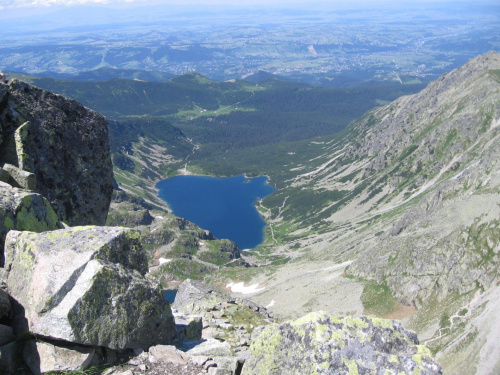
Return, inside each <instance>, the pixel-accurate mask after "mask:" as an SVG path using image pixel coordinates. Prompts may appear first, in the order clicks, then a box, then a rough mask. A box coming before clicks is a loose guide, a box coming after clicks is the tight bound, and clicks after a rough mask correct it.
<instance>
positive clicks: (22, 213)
mask: <svg viewBox="0 0 500 375" xmlns="http://www.w3.org/2000/svg"><path fill="white" fill-rule="evenodd" d="M59 227H60V224H59V221H58V219H57V215H56V213H55V212H54V210H53V209H52V207H51V206H50V203H49V202H48V201H47V200H46V199H45V198H44V197H42V196H41V195H40V194H36V193H32V192H29V191H25V190H21V189H17V188H13V187H12V186H11V185H8V184H6V183H3V182H0V266H3V264H4V251H3V248H4V243H5V236H6V235H7V232H8V231H9V230H11V229H17V230H29V231H33V232H43V231H48V230H54V229H58V228H59Z"/></svg>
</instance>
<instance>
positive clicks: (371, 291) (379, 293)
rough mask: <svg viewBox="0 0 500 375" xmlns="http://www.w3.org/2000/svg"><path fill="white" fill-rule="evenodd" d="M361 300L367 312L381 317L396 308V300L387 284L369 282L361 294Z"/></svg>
mask: <svg viewBox="0 0 500 375" xmlns="http://www.w3.org/2000/svg"><path fill="white" fill-rule="evenodd" d="M361 302H362V303H363V307H364V308H365V310H366V312H368V313H369V314H373V315H376V316H380V317H384V316H387V315H389V314H390V313H392V312H393V311H394V309H395V308H396V300H395V299H394V297H393V296H392V292H391V290H390V289H389V287H388V286H387V285H386V284H376V283H374V282H367V283H366V284H365V287H364V289H363V293H362V294H361Z"/></svg>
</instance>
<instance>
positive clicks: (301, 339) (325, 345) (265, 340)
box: [242, 312, 442, 375]
mask: <svg viewBox="0 0 500 375" xmlns="http://www.w3.org/2000/svg"><path fill="white" fill-rule="evenodd" d="M250 350H251V356H250V358H249V360H247V362H246V363H245V365H244V367H243V372H242V374H244V375H251V374H256V375H257V374H358V373H359V374H386V373H391V374H415V373H417V374H421V375H424V374H427V375H431V374H441V373H442V370H441V367H440V366H439V365H438V364H437V363H435V362H434V361H433V360H432V359H431V356H430V352H429V350H428V349H427V348H426V347H425V346H421V345H418V339H417V336H416V334H415V333H413V332H411V331H408V330H406V329H405V328H403V326H402V325H401V324H400V323H399V322H396V321H391V320H385V319H370V318H365V317H363V318H353V317H343V318H338V317H334V316H332V315H329V314H327V313H325V312H318V313H311V314H308V315H306V316H305V317H303V318H301V319H298V320H296V321H294V322H285V323H283V324H273V325H269V326H267V327H263V328H260V329H258V330H256V331H255V332H254V335H253V337H252V344H251V347H250Z"/></svg>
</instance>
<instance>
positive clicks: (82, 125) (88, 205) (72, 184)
mask: <svg viewBox="0 0 500 375" xmlns="http://www.w3.org/2000/svg"><path fill="white" fill-rule="evenodd" d="M0 134H1V136H0V166H3V165H4V164H11V165H13V166H15V167H18V168H19V169H20V170H22V171H25V172H29V173H32V174H34V176H35V179H36V191H37V192H38V193H40V194H41V195H42V196H44V197H46V198H47V199H48V200H49V201H50V203H51V205H52V207H53V208H54V210H55V211H56V212H57V214H58V216H59V219H60V220H61V221H64V222H66V223H67V224H69V225H86V224H98V225H103V224H104V223H105V221H106V215H107V212H108V208H109V203H110V200H111V194H112V191H113V173H112V164H111V156H110V151H109V142H108V129H107V122H106V120H105V118H104V117H103V116H101V115H99V114H98V113H96V112H94V111H92V110H90V109H88V108H85V107H84V106H82V105H81V104H79V103H78V102H76V101H74V100H68V99H65V98H64V97H62V96H60V95H55V94H52V93H50V92H47V91H44V90H41V89H39V88H36V87H34V86H31V85H29V84H27V83H24V82H20V81H18V80H15V79H14V80H11V81H9V82H7V83H5V82H0Z"/></svg>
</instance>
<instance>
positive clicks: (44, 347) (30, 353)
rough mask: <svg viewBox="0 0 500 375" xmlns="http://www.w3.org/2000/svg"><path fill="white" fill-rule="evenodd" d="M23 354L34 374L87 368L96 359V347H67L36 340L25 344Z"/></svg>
mask: <svg viewBox="0 0 500 375" xmlns="http://www.w3.org/2000/svg"><path fill="white" fill-rule="evenodd" d="M23 356H24V358H25V360H26V364H27V365H28V367H29V368H30V370H31V372H32V373H33V374H34V375H40V374H44V373H47V372H62V371H78V370H85V369H87V368H88V367H90V366H91V365H92V364H93V360H94V359H96V355H95V349H94V348H90V347H84V346H80V347H79V346H73V347H72V348H65V347H62V346H55V345H52V344H50V343H48V342H43V341H35V340H31V341H29V342H28V343H27V344H26V345H25V346H24V349H23Z"/></svg>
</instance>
